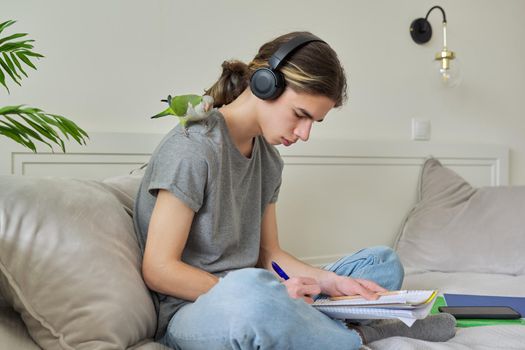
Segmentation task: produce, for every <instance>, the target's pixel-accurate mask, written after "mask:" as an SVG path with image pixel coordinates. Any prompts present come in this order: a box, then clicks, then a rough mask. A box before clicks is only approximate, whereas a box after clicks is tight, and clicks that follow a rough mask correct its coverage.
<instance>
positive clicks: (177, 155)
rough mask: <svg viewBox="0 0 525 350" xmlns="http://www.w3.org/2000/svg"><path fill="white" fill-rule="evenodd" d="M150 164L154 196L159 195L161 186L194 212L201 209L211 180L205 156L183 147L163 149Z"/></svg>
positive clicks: (149, 187) (150, 184)
mask: <svg viewBox="0 0 525 350" xmlns="http://www.w3.org/2000/svg"><path fill="white" fill-rule="evenodd" d="M151 166H152V173H151V179H150V183H149V185H148V191H149V193H150V194H151V195H153V196H156V195H157V193H158V190H160V189H164V190H168V191H169V192H171V193H172V194H173V195H175V197H177V198H178V199H180V200H181V201H182V202H184V203H185V204H186V205H187V206H188V207H190V208H191V209H192V210H193V211H195V212H197V211H199V209H200V208H201V206H202V204H203V201H204V196H205V192H206V183H207V181H208V163H207V162H206V160H205V159H203V157H200V156H199V155H198V154H196V153H192V152H184V151H183V150H179V151H175V152H173V151H165V152H162V151H161V152H159V154H157V157H155V159H153V160H152V164H151Z"/></svg>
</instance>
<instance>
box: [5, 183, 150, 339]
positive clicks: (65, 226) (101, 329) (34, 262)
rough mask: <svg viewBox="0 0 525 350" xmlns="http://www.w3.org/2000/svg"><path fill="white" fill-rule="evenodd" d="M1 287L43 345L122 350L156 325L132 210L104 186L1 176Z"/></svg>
mask: <svg viewBox="0 0 525 350" xmlns="http://www.w3.org/2000/svg"><path fill="white" fill-rule="evenodd" d="M0 272H1V273H0V292H1V294H2V295H3V296H4V297H5V299H6V300H7V301H8V302H9V303H10V304H11V305H13V307H14V309H15V310H16V311H18V312H19V313H20V314H21V317H22V319H23V321H24V323H25V324H26V326H27V328H28V331H29V334H30V335H31V337H32V338H33V339H34V340H35V341H36V342H37V343H38V344H39V345H40V346H41V347H43V348H46V349H125V348H128V347H130V346H133V345H135V344H137V343H141V342H143V341H144V339H145V338H151V337H152V336H153V334H154V332H155V327H156V314H155V309H154V306H153V302H152V300H151V298H150V295H149V292H148V290H147V288H146V286H145V285H144V283H143V280H142V277H141V273H140V252H139V247H138V243H137V240H136V237H135V234H134V230H133V223H132V219H131V217H130V215H129V212H127V211H126V209H125V207H124V206H123V204H122V203H121V202H119V200H118V199H117V197H116V196H115V195H114V194H113V193H112V192H111V191H109V190H108V186H107V185H103V184H102V183H100V182H96V181H81V180H74V179H60V178H27V177H15V176H3V177H0Z"/></svg>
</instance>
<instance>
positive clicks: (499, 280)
mask: <svg viewBox="0 0 525 350" xmlns="http://www.w3.org/2000/svg"><path fill="white" fill-rule="evenodd" d="M403 288H404V289H436V288H437V289H439V291H440V293H465V294H486V295H501V296H525V276H510V275H498V274H480V273H464V272H461V273H459V272H454V273H444V272H424V271H415V270H412V271H407V274H406V277H405V282H404V283H403ZM369 348H370V349H374V350H383V349H388V350H396V349H400V350H401V349H403V350H405V349H421V350H423V349H429V350H448V349H451V350H452V349H454V350H455V349H457V350H460V349H461V350H467V349H479V350H489V349H491V350H492V349H502V350H503V349H505V350H513V349H520V350H524V349H525V326H501V325H498V326H484V327H469V328H458V330H457V333H456V336H455V337H454V338H452V339H450V340H449V341H447V342H443V343H432V342H426V341H421V340H416V339H409V338H402V337H392V338H387V339H383V340H380V341H376V342H373V343H371V344H370V345H369Z"/></svg>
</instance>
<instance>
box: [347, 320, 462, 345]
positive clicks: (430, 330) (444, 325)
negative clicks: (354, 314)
mask: <svg viewBox="0 0 525 350" xmlns="http://www.w3.org/2000/svg"><path fill="white" fill-rule="evenodd" d="M347 325H348V328H350V329H354V330H356V331H357V332H358V333H359V335H361V338H362V339H363V343H364V344H368V343H371V342H373V341H376V340H379V339H383V338H388V337H395V336H401V337H409V338H415V339H421V340H428V341H447V340H449V339H450V338H452V337H453V336H454V335H455V334H456V329H455V327H456V319H455V318H454V317H453V316H452V315H450V314H445V313H443V314H437V315H431V316H428V317H427V318H425V319H423V320H417V321H416V322H414V324H413V325H412V327H408V326H407V325H406V324H404V323H403V322H401V321H399V320H380V321H373V322H371V323H370V324H368V325H355V324H347Z"/></svg>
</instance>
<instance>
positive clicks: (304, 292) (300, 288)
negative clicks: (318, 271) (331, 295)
mask: <svg viewBox="0 0 525 350" xmlns="http://www.w3.org/2000/svg"><path fill="white" fill-rule="evenodd" d="M283 284H284V285H285V287H286V289H287V290H288V295H289V296H290V297H292V298H294V299H298V298H303V299H304V301H306V302H307V303H308V304H311V303H313V302H314V300H313V299H312V297H313V296H315V295H317V294H319V293H321V287H320V286H319V283H317V281H316V280H315V279H314V278H310V277H292V278H290V279H288V280H286V281H284V282H283Z"/></svg>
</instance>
